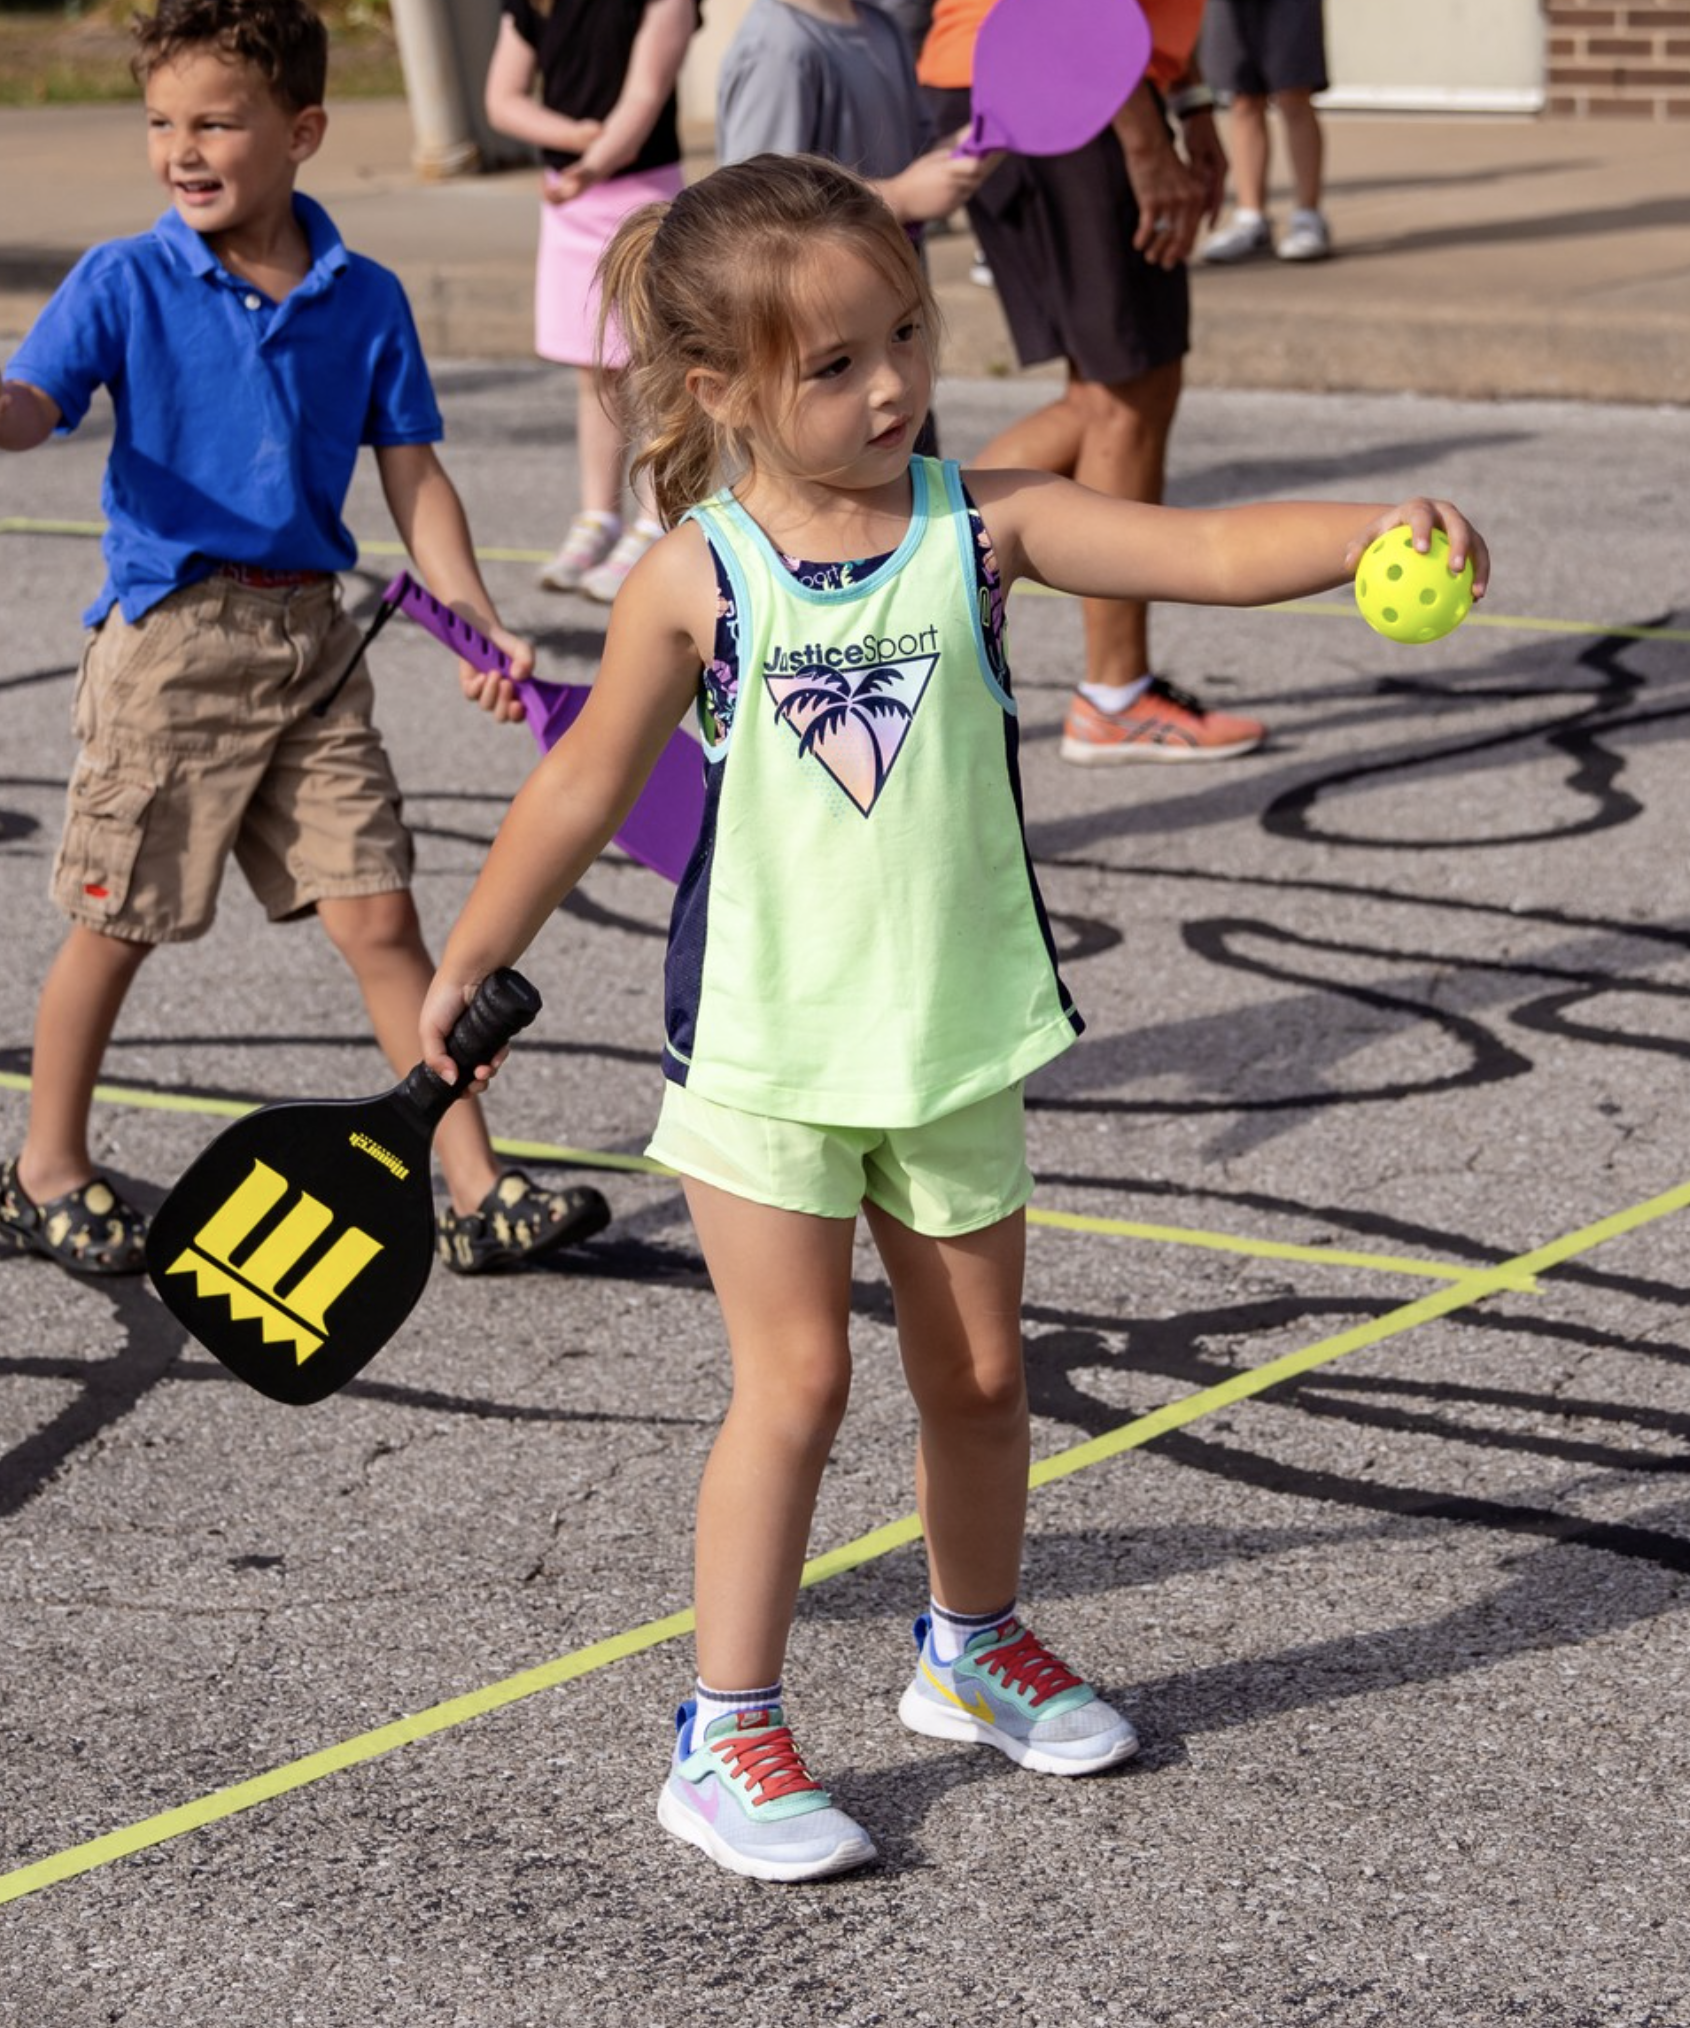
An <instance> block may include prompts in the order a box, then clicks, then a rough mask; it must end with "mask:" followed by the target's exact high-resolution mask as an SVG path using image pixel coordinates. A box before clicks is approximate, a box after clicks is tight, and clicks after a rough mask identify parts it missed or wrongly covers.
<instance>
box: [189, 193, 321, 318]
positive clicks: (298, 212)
mask: <svg viewBox="0 0 1690 2028" xmlns="http://www.w3.org/2000/svg"><path fill="white" fill-rule="evenodd" d="M293 215H294V217H295V218H297V219H298V220H299V223H300V224H301V226H303V227H304V229H305V238H306V241H307V244H308V245H309V247H310V250H311V271H310V273H309V274H308V275H307V276H306V277H305V280H304V281H303V282H302V283H301V284H300V287H301V288H303V289H307V290H316V289H321V288H326V287H327V285H328V282H329V280H330V278H331V276H333V275H337V274H338V273H339V272H340V271H341V269H342V268H344V267H345V266H346V264H347V260H348V258H349V256H348V254H347V251H346V247H345V245H344V243H343V242H342V240H341V237H340V234H339V233H338V232H337V231H336V230H335V223H334V220H333V219H332V218H330V216H329V215H328V213H327V212H326V211H325V210H324V209H323V207H322V206H321V205H320V204H319V203H318V202H317V200H316V199H315V198H314V197H307V196H306V195H305V193H304V192H303V191H302V190H296V191H295V192H294V194H293ZM153 234H154V237H155V238H157V239H159V240H161V241H162V242H163V243H164V245H165V246H166V247H168V248H169V250H170V252H171V253H172V254H173V255H174V256H175V258H176V259H177V260H179V261H180V262H181V263H182V265H183V266H184V267H185V268H186V269H187V270H188V272H189V274H191V275H224V276H227V277H228V279H229V280H230V281H234V280H235V279H236V277H234V276H232V275H229V271H228V269H227V268H226V267H224V265H223V263H222V262H221V261H220V260H219V259H218V258H217V256H216V255H215V254H214V253H213V252H212V251H211V248H210V247H209V246H208V245H207V244H206V242H205V240H204V238H203V237H202V236H201V235H200V234H199V233H197V232H195V230H194V229H193V227H192V226H191V225H189V224H188V223H187V221H186V220H185V219H184V218H183V217H182V216H181V214H180V213H179V212H177V211H175V210H174V209H172V210H170V211H167V212H166V213H165V214H164V216H163V217H162V218H161V219H160V220H159V221H158V223H157V224H156V225H155V226H154V227H153ZM296 293H297V292H296Z"/></svg>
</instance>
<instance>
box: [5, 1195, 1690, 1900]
mask: <svg viewBox="0 0 1690 2028" xmlns="http://www.w3.org/2000/svg"><path fill="white" fill-rule="evenodd" d="M1686 1205H1690V1183H1685V1184H1680V1185H1678V1186H1677V1187H1676V1188H1675V1189H1672V1190H1667V1191H1663V1192H1662V1193H1661V1194H1660V1195H1659V1196H1656V1197H1651V1198H1649V1199H1648V1200H1647V1201H1646V1202H1644V1203H1642V1204H1637V1205H1633V1206H1632V1207H1631V1208H1630V1209H1629V1210H1626V1211H1621V1212H1617V1213H1615V1214H1614V1215H1613V1216H1611V1217H1608V1218H1604V1219H1599V1220H1598V1221H1597V1222H1596V1223H1594V1224H1592V1225H1587V1226H1583V1227H1581V1228H1580V1229H1579V1230H1578V1231H1576V1232H1571V1233H1566V1234H1564V1235H1563V1236H1562V1237H1561V1238H1559V1239H1555V1240H1551V1241H1550V1242H1549V1243H1548V1244H1547V1245H1545V1246H1541V1247H1536V1248H1534V1249H1533V1250H1532V1251H1531V1252H1529V1253H1524V1254H1520V1255H1517V1256H1516V1257H1515V1258H1514V1259H1512V1260H1509V1261H1504V1262H1502V1263H1500V1265H1498V1266H1497V1267H1495V1268H1487V1269H1480V1270H1478V1271H1477V1272H1473V1273H1468V1274H1465V1275H1463V1276H1462V1278H1461V1279H1460V1280H1458V1281H1456V1282H1453V1283H1452V1284H1451V1285H1450V1286H1449V1287H1447V1288H1444V1289H1439V1290H1437V1291H1436V1292H1435V1293H1434V1294H1432V1295H1428V1296H1422V1297H1421V1298H1420V1299H1419V1300H1418V1301H1417V1302H1413V1303H1407V1304H1405V1305H1403V1306H1402V1307H1401V1308H1399V1309H1395V1310H1392V1311H1390V1312H1388V1313H1387V1314H1386V1315H1385V1316H1383V1317H1377V1318H1375V1319H1373V1321H1372V1322H1370V1323H1367V1324H1361V1325H1358V1326H1357V1327H1356V1328H1355V1329H1353V1330H1349V1331H1341V1332H1339V1333H1338V1334H1337V1335H1336V1336H1334V1337H1330V1338H1323V1339H1321V1340H1320V1341H1319V1342H1318V1343H1316V1344H1313V1345H1307V1346H1304V1347H1303V1348H1302V1349H1301V1350H1299V1351H1296V1352H1288V1353H1286V1354H1285V1355H1284V1356H1283V1357H1281V1358H1278V1359H1270V1360H1268V1361H1267V1362H1266V1363H1265V1364H1263V1365H1261V1366H1255V1367H1251V1368H1248V1369H1247V1370H1246V1371H1244V1372H1241V1373H1235V1374H1234V1375H1233V1376H1232V1377H1231V1378H1230V1379H1228V1380H1223V1381H1220V1382H1218V1383H1217V1384H1216V1385H1215V1386H1213V1387H1206V1388H1202V1389H1200V1390H1199V1391H1198V1392H1197V1393H1195V1394H1189V1395H1186V1396H1185V1397H1183V1398H1182V1399H1181V1400H1179V1401H1174V1402H1169V1403H1168V1404H1167V1405H1166V1406H1165V1407H1162V1408H1159V1409H1154V1410H1152V1411H1151V1413H1150V1414H1148V1415H1142V1416H1139V1417H1137V1418H1135V1420H1133V1421H1132V1422H1129V1423H1125V1424H1123V1425H1122V1426H1121V1427H1120V1428H1119V1429H1115V1430H1111V1431H1108V1432H1106V1433H1105V1434H1104V1435H1103V1436H1100V1437H1093V1438H1091V1439H1089V1440H1088V1441H1087V1442H1084V1443H1080V1444H1075V1445H1073V1446H1072V1447H1071V1448H1070V1449H1068V1450H1065V1451H1060V1452H1058V1453H1056V1455H1055V1456H1053V1457H1049V1458H1043V1459H1040V1460H1039V1461H1038V1462H1037V1463H1036V1464H1035V1465H1034V1466H1033V1468H1032V1470H1031V1472H1030V1473H1029V1474H1028V1483H1029V1485H1030V1486H1033V1487H1035V1488H1036V1487H1039V1486H1046V1485H1050V1484H1052V1483H1054V1482H1055V1481H1056V1480H1058V1479H1063V1478H1068V1477H1070V1476H1072V1475H1073V1474H1074V1473H1076V1472H1082V1471H1087V1470H1089V1469H1090V1468H1091V1467H1092V1466H1094V1465H1098V1464H1102V1463H1104V1462H1105V1461H1106V1460H1108V1459H1110V1458H1115V1457H1119V1456H1120V1455H1122V1453H1124V1452H1126V1451H1129V1450H1134V1449H1137V1448H1138V1447H1139V1446H1140V1445H1143V1444H1147V1443H1149V1442H1151V1441H1152V1440H1153V1439H1154V1438H1156V1437H1158V1436H1162V1435H1164V1434H1166V1433H1167V1432H1168V1431H1170V1430H1174V1429H1179V1428H1182V1427H1183V1426H1184V1425H1185V1424H1187V1423H1192V1422H1196V1421H1198V1420H1199V1419H1200V1418H1201V1417H1203V1416H1205V1415H1210V1414H1213V1413H1214V1411H1215V1410H1217V1409H1220V1408H1225V1407H1227V1406H1229V1405H1231V1404H1232V1403H1234V1402H1238V1401H1244V1400H1247V1399H1249V1398H1250V1397H1251V1396H1253V1395H1257V1394H1261V1393H1264V1392H1265V1391H1266V1390H1267V1389H1268V1388H1270V1387H1273V1386H1276V1385H1278V1384H1279V1383H1280V1382H1281V1381H1284V1380H1289V1379H1291V1378H1293V1377H1294V1376H1296V1375H1297V1374H1300V1373H1307V1372H1309V1371H1311V1370H1312V1369H1313V1368H1315V1367H1318V1366H1324V1365H1328V1364H1330V1363H1331V1362H1332V1361H1333V1360H1336V1359H1341V1358H1343V1357H1344V1356H1345V1355H1346V1354H1348V1353H1351V1352H1357V1351H1360V1350H1362V1349H1363V1348H1364V1347H1365V1346H1369V1345H1378V1344H1382V1343H1383V1342H1384V1341H1386V1340H1387V1339H1390V1338H1394V1337H1399V1336H1401V1335H1402V1334H1403V1333H1405V1332H1407V1331H1412V1330H1414V1329H1416V1328H1417V1327H1418V1326H1419V1325H1421V1324H1426V1323H1430V1322H1432V1321H1433V1320H1434V1319H1436V1318H1439V1317H1446V1316H1450V1315H1452V1314H1453V1313H1454V1312H1456V1311H1458V1310H1462V1309H1466V1308H1469V1307H1471V1306H1472V1305H1473V1304H1474V1303H1478V1302H1482V1301H1483V1300H1484V1299H1485V1298H1486V1297H1487V1296H1492V1295H1495V1294H1497V1293H1499V1292H1500V1291H1502V1290H1504V1289H1508V1290H1515V1289H1518V1288H1519V1287H1521V1286H1522V1278H1529V1277H1532V1276H1535V1275H1537V1274H1539V1273H1541V1272H1542V1271H1544V1270H1546V1269H1549V1268H1553V1267H1558V1266H1560V1265H1561V1264H1562V1263H1564V1262H1566V1261H1568V1260H1572V1259H1574V1258H1576V1257H1577V1256H1578V1255H1580V1254H1583V1253H1588V1252H1590V1251H1592V1250H1593V1249H1594V1248H1596V1247H1598V1246H1604V1245H1606V1244H1607V1243H1608V1242H1609V1241H1610V1240H1614V1239H1618V1238H1620V1237H1622V1236H1623V1235H1624V1234H1626V1233H1629V1232H1634V1231H1636V1230H1637V1229H1638V1228H1639V1227H1641V1226H1645V1225H1649V1224H1651V1223H1653V1222H1654V1221H1655V1220H1656V1219H1660V1218H1664V1217H1667V1216H1669V1215H1670V1214H1672V1213H1673V1212H1676V1211H1681V1210H1683V1209H1684V1208H1685V1206H1686ZM920 1536H921V1523H920V1520H919V1519H918V1517H917V1516H916V1515H914V1514H906V1515H904V1516H903V1517H902V1518H901V1519H899V1520H897V1521H893V1522H889V1523H888V1524H887V1525H886V1526H885V1527H882V1528H876V1529H872V1530H870V1531H869V1533H867V1534H866V1535H859V1536H858V1537H857V1538H856V1539H855V1540H854V1541H851V1542H846V1543H842V1544H840V1546H839V1547H838V1548H836V1549H832V1550H829V1551H827V1552H826V1553H825V1554H823V1555H821V1556H816V1557H812V1558H811V1559H810V1560H809V1562H808V1563H806V1564H805V1566H804V1575H803V1582H804V1584H805V1585H806V1586H814V1585H818V1584H824V1583H826V1582H827V1581H828V1580H829V1579H830V1578H834V1577H838V1576H840V1575H842V1574H843V1573H844V1572H846V1571H851V1570H856V1569H859V1568H860V1567H861V1566H862V1565H864V1564H867V1563H872V1562H874V1561H876V1560H877V1559H879V1558H880V1557H883V1556H887V1555H889V1554H891V1553H892V1551H894V1550H897V1549H902V1548H907V1547H908V1546H909V1545H910V1544H912V1543H914V1542H916V1541H919V1540H920ZM692 1627H693V1615H692V1612H691V1610H690V1608H689V1609H688V1610H686V1611H684V1612H677V1613H670V1614H668V1615H667V1616H665V1617H664V1618H662V1619H656V1620H648V1621H647V1622H646V1623H645V1624H644V1625H643V1626H639V1627H633V1628H630V1629H629V1630H628V1631H627V1632H625V1633H621V1634H616V1635H612V1636H611V1637H610V1638H608V1639H606V1640H602V1641H595V1642H592V1643H591V1644H589V1645H588V1646H587V1647H584V1648H578V1649H577V1650H576V1651H575V1652H574V1653H573V1654H569V1655H561V1656H559V1657H557V1658H556V1659H555V1660H554V1661H551V1662H545V1663H542V1664H540V1665H539V1666H538V1667H537V1668H533V1669H524V1670H522V1671H521V1672H519V1673H518V1674H516V1675H514V1676H507V1677H505V1678H504V1679H503V1680H502V1681H501V1682H497V1683H491V1684H488V1685H487V1686H486V1687H485V1688H483V1689H480V1690H472V1691H469V1692H467V1693H466V1694H465V1695H463V1696H461V1697H453V1698H448V1699H447V1700H446V1701H445V1702H444V1703H441V1704H435V1705H432V1706H430V1707H429V1709H427V1710H426V1711H419V1712H415V1713H413V1714H412V1715H411V1716H409V1717H406V1718H399V1719H395V1720H394V1721H393V1722H392V1723H390V1724H387V1725H381V1726H377V1727H376V1728H375V1729H374V1730H373V1731H370V1732H363V1733H359V1734H357V1735H356V1736H355V1737H353V1738H351V1739H346V1740H342V1741H341V1742H340V1744H339V1745H337V1746H331V1747H325V1748H324V1749H323V1750H322V1751H320V1752H318V1753H312V1754H306V1755H305V1756H304V1757H303V1758H301V1759H299V1760H293V1761H288V1762H285V1763H284V1764H283V1765H282V1766H280V1767H275V1768H271V1769H269V1770H268V1771H267V1772H266V1773H264V1774H260V1775H254V1776H253V1777H251V1779H249V1780H247V1781H243V1782H236V1783H235V1784H234V1785H233V1786H231V1787H229V1788H224V1789H217V1790H214V1791H212V1793H210V1794H209V1795H204V1796H200V1797H197V1798H196V1799H195V1800H194V1801H192V1802H189V1803H183V1804H181V1805H180V1806H178V1807H177V1808H175V1809H172V1810H165V1811H162V1812H160V1813H159V1814H158V1815H157V1816H153V1817H147V1818H143V1819H142V1820H141V1821H140V1822H139V1823H135V1824H130V1825H127V1826H125V1827H124V1828H123V1829H121V1830H117V1831H111V1832H108V1833H107V1834H106V1835H105V1836H104V1837H100V1838H93V1839H90V1840H88V1841H87V1842H86V1843H84V1844H81V1845H73V1846H70V1847H68V1848H66V1849H65V1850H64V1851H61V1852H56V1853H53V1854H52V1855H50V1856H49V1857H48V1858H45V1859H38V1860H36V1861H35V1862H34V1863H33V1864H31V1865H27V1866H21V1867H18V1868H16V1869H15V1870H14V1871H12V1872H10V1873H6V1874H3V1875H0V1903H5V1902H10V1901H16V1900H19V1899H20V1898H21V1897H23V1896H24V1895H27V1894H33V1893H36V1892H37V1891H39V1890H40V1889H41V1888H43V1887H49V1886H52V1885H54V1884H55V1883H57V1882H59V1881H62V1880H71V1879H75V1878H76V1877H77V1876H79V1875H80V1874H83V1873H89V1872H92V1871H94V1870H95V1869H96V1868H98V1867H100V1866H106V1865H110V1864H111V1863H112V1862H113V1861H114V1860H118V1859H124V1858H128V1857H130V1856H131V1855H132V1854H134V1853H136V1852H142V1851H146V1850H148V1849H150V1848H151V1847H153V1846H155V1845H162V1844H165V1843H167V1842H168V1841H169V1840H171V1839H172V1838H179V1837H181V1836H183V1835H184V1834H185V1833H187V1832H189V1831H195V1830H199V1829H202V1828H203V1827H204V1826H205V1825H207V1824H213V1823H219V1822H222V1821H223V1820H224V1819H226V1818H229V1817H233V1816H237V1815H239V1814H240V1813H241V1812H242V1811H244V1810H249V1809H253V1808H255V1807H256V1806H257V1805H259V1804H260V1803H267V1802H272V1801H274V1800H275V1799H276V1798H277V1797H279V1796H284V1795H287V1794H289V1793H290V1792H291V1791H293V1790H295V1789H300V1788H304V1787H306V1786H308V1785H309V1784H310V1783H312V1782H316V1781H321V1780H322V1779H323V1778H324V1777H325V1776H326V1775H331V1774H337V1773H340V1772H342V1771H344V1770H345V1769H347V1768H352V1767H358V1766H361V1765H363V1764H364V1763H366V1762H368V1761H372V1760H376V1759H379V1758H380V1757H381V1756H382V1755H384V1754H388V1753H392V1752H394V1751H395V1750H396V1749H397V1748H399V1747H402V1746H410V1745H413V1744H415V1743H416V1742H417V1741H419V1740H423V1739H429V1738H432V1737H434V1736H435V1735H436V1734H438V1733H443V1732H448V1731H450V1730H451V1729H452V1728H453V1727H455V1726H458V1725H463V1724H467V1723H468V1722H469V1721H470V1720H471V1719H474V1718H482V1717H485V1716H487V1715H488V1714H489V1713H490V1712H494V1711H498V1710H501V1709H503V1708H504V1707H505V1706H506V1705H510V1704H515V1703H518V1702H520V1701H521V1700H522V1699H523V1698H526V1697H532V1696H534V1695H536V1694H537V1693H538V1692H539V1691H542V1690H550V1689H555V1688H556V1687H557V1686H558V1685H559V1684H562V1683H568V1682H572V1681H574V1680H576V1679H577V1678H579V1677H582V1676H586V1675H590V1674H592V1673H593V1672H594V1671H596V1670H599V1669H604V1668H608V1667H609V1666H610V1665H611V1664H612V1663H615V1662H620V1661H623V1660H625V1659H626V1658H627V1657H629V1656H631V1655H637V1654H641V1653H643V1652H644V1651H645V1650H646V1649H649V1648H655V1647H660V1646H662V1645H663V1644H664V1643H665V1642H668V1641H672V1640H678V1639H679V1638H680V1637H681V1636H682V1635H683V1634H687V1633H690V1632H691V1631H692Z"/></svg>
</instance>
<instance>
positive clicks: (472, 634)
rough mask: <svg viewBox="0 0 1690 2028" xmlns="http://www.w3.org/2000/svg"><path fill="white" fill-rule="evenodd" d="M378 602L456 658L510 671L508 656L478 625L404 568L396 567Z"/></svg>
mask: <svg viewBox="0 0 1690 2028" xmlns="http://www.w3.org/2000/svg"><path fill="white" fill-rule="evenodd" d="M381 602H382V604H383V605H384V606H387V607H389V608H390V609H391V610H393V611H395V612H401V613H403V614H404V615H405V616H406V618H407V619H412V620H415V621H416V622H417V624H418V625H419V626H421V627H425V628H426V629H427V630H428V632H429V633H431V634H432V635H433V636H434V638H435V639H436V640H437V641H442V642H444V643H445V645H446V646H447V647H448V648H450V649H451V650H452V652H453V654H454V655H456V656H457V657H458V659H459V661H461V662H468V663H469V664H470V666H471V667H472V668H475V669H493V670H497V671H498V673H499V674H500V675H501V676H508V675H509V674H510V669H511V658H510V657H509V656H508V655H507V654H506V653H505V651H504V649H503V648H497V647H495V646H494V645H493V643H492V642H491V641H490V640H488V638H487V636H486V635H485V634H484V633H483V632H482V631H481V629H480V628H479V627H472V626H471V625H470V623H469V621H468V620H466V619H462V618H460V617H459V615H458V614H457V613H455V612H453V610H452V608H451V607H450V606H447V605H442V604H441V602H440V601H439V599H437V598H436V597H435V596H434V594H433V592H430V591H424V589H423V588H422V586H421V585H420V584H418V583H417V581H416V579H415V578H414V577H412V575H411V573H410V572H409V571H408V570H402V571H400V573H399V575H398V576H397V577H396V578H394V580H393V582H392V583H391V584H390V585H389V586H388V587H387V589H386V591H384V592H383V593H382V595H381Z"/></svg>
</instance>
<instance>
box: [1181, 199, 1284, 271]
mask: <svg viewBox="0 0 1690 2028" xmlns="http://www.w3.org/2000/svg"><path fill="white" fill-rule="evenodd" d="M1272 251H1273V236H1272V234H1271V233H1270V232H1269V231H1268V222H1267V220H1266V219H1265V218H1264V217H1263V216H1262V214H1261V213H1260V212H1259V211H1235V212H1234V213H1233V214H1232V220H1231V222H1230V224H1227V225H1223V226H1222V227H1221V228H1220V230H1219V231H1218V232H1212V233H1210V235H1209V237H1208V238H1207V239H1206V240H1205V241H1204V242H1203V244H1202V245H1201V246H1200V247H1199V248H1198V249H1197V258H1198V259H1199V260H1200V261H1207V262H1210V263H1211V264H1212V265H1214V266H1216V267H1225V266H1227V265H1229V264H1230V263H1231V262H1233V261H1247V260H1253V259H1254V258H1255V257H1256V255H1257V254H1265V253H1272Z"/></svg>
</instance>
